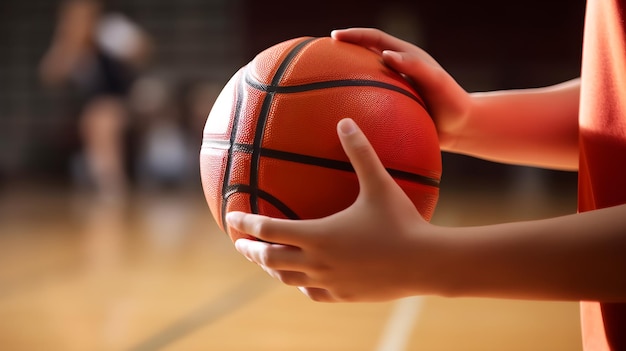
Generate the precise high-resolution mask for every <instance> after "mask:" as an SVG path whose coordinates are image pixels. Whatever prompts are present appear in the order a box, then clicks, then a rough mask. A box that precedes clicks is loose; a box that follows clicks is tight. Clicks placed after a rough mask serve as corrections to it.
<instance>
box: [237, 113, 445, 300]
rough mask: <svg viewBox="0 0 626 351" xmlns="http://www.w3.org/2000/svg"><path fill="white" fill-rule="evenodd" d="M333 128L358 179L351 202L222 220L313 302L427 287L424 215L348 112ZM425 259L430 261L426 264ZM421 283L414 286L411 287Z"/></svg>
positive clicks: (254, 257) (240, 245)
mask: <svg viewBox="0 0 626 351" xmlns="http://www.w3.org/2000/svg"><path fill="white" fill-rule="evenodd" d="M338 134H339V138H340V140H341V143H342V146H343V148H344V150H345V152H346V154H347V155H348V157H349V159H350V161H351V163H352V165H353V166H354V169H355V171H356V174H357V177H358V179H359V184H360V186H361V189H360V193H359V195H358V197H357V199H356V200H355V202H354V203H353V204H352V205H351V206H350V207H348V208H347V209H345V210H343V211H341V212H338V213H336V214H334V215H331V216H329V217H325V218H321V219H314V220H299V221H295V220H284V219H275V218H269V217H265V216H260V215H253V214H245V213H242V212H231V213H229V214H228V215H227V216H226V220H227V223H228V225H230V226H231V227H232V228H234V229H236V230H238V231H241V232H244V233H247V234H249V235H251V236H253V237H255V238H258V239H260V240H259V241H255V240H249V239H238V240H237V241H236V242H235V246H236V248H237V250H238V251H239V252H240V253H242V254H243V255H244V256H246V257H247V258H248V259H249V260H250V261H252V262H255V263H257V264H259V265H260V266H261V267H262V268H263V269H264V270H265V271H266V272H267V273H268V274H270V275H271V276H273V277H275V278H277V279H279V280H280V281H282V282H283V283H285V284H287V285H293V286H298V287H299V289H300V290H301V291H302V292H303V293H304V294H306V295H307V296H308V297H309V298H311V299H312V300H315V301H325V302H335V301H381V300H390V299H395V298H400V297H404V296H409V295H413V294H416V293H421V292H425V291H428V288H427V287H428V281H429V279H428V278H427V276H428V272H429V271H432V270H431V268H432V267H431V266H428V269H422V268H423V267H424V266H425V265H424V264H423V263H422V262H426V261H425V260H429V261H428V262H430V260H431V259H433V258H437V255H436V254H435V250H434V249H433V247H434V246H433V245H432V240H430V238H435V237H437V236H436V235H431V234H428V235H427V234H426V233H428V232H429V231H432V229H434V228H435V226H433V225H431V224H429V223H428V222H426V221H425V220H424V219H423V218H422V217H421V216H420V214H419V213H418V211H417V210H416V209H415V206H414V205H413V203H412V202H411V201H410V199H409V198H408V197H407V196H406V195H405V193H404V192H403V191H402V189H401V188H400V187H399V186H398V185H397V184H396V182H395V181H394V180H393V178H392V177H391V176H390V175H389V174H388V173H387V171H386V170H385V168H384V167H383V165H382V164H381V162H380V160H379V159H378V157H377V155H376V153H375V151H374V149H373V148H372V146H371V145H370V143H369V141H368V140H367V139H366V137H365V135H364V134H363V133H362V132H361V130H360V129H359V128H358V127H357V126H356V124H355V123H354V122H353V121H352V120H350V119H344V120H342V121H340V122H339V123H338ZM429 264H430V263H429ZM415 282H419V283H420V288H419V289H417V290H416V289H414V288H412V287H411V286H412V285H414V284H415Z"/></svg>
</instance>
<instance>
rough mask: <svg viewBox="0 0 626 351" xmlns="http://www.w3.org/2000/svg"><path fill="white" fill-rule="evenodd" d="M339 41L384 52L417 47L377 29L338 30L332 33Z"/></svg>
mask: <svg viewBox="0 0 626 351" xmlns="http://www.w3.org/2000/svg"><path fill="white" fill-rule="evenodd" d="M330 35H331V37H332V38H334V39H337V40H341V41H345V42H349V43H353V44H358V45H361V46H364V47H368V48H373V49H376V50H377V51H379V52H381V51H383V50H394V51H409V50H412V49H413V48H414V47H415V46H414V45H413V44H411V43H408V42H406V41H404V40H401V39H398V38H396V37H394V36H392V35H389V34H387V33H385V32H383V31H381V30H379V29H375V28H349V29H338V30H334V31H332V32H331V33H330Z"/></svg>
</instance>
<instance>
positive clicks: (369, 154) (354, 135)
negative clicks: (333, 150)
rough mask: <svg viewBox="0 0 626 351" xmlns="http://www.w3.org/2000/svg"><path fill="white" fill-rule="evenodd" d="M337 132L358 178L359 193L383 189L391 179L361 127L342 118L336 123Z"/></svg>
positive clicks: (350, 120) (348, 119)
mask: <svg viewBox="0 0 626 351" xmlns="http://www.w3.org/2000/svg"><path fill="white" fill-rule="evenodd" d="M337 134H338V135H339V140H340V141H341V145H342V146H343V150H344V151H345V153H346V155H347V156H348V158H349V159H350V163H352V167H354V170H355V172H356V175H357V177H358V179H359V184H360V186H361V190H360V191H361V193H363V194H364V195H367V194H370V193H372V192H375V191H381V190H383V191H384V189H385V188H386V187H387V184H389V180H391V181H393V180H392V179H391V176H390V175H389V173H387V170H386V169H385V167H384V166H383V164H382V162H381V161H380V159H379V158H378V155H376V151H375V150H374V148H373V147H372V145H371V144H370V142H369V140H367V137H366V136H365V134H363V132H362V131H361V129H360V128H359V127H358V126H357V125H356V123H355V122H354V121H353V120H352V119H350V118H344V119H342V120H341V121H339V123H337Z"/></svg>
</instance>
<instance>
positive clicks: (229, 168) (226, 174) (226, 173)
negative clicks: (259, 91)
mask: <svg viewBox="0 0 626 351" xmlns="http://www.w3.org/2000/svg"><path fill="white" fill-rule="evenodd" d="M242 77H243V74H242V76H241V77H240V78H239V81H238V82H237V97H236V99H237V100H236V102H235V115H234V117H233V125H232V127H231V130H230V139H229V141H228V144H229V145H233V144H234V143H235V139H236V136H237V129H238V126H239V118H240V117H241V105H242V104H243V99H242V96H243V85H244V82H243V81H244V80H243V79H242ZM233 152H234V150H233V149H232V148H231V147H229V148H228V157H227V158H226V167H225V169H224V179H223V180H222V211H221V212H222V213H221V221H222V223H221V224H222V228H224V231H225V232H226V233H228V226H227V225H226V208H227V206H228V199H227V198H226V196H224V192H225V191H226V189H227V188H228V183H230V174H231V172H232V167H233V164H232V163H233V162H232V158H233Z"/></svg>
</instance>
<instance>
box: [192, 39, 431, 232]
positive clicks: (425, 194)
mask: <svg viewBox="0 0 626 351" xmlns="http://www.w3.org/2000/svg"><path fill="white" fill-rule="evenodd" d="M345 117H350V118H352V119H354V120H355V121H356V123H357V124H358V125H359V127H360V128H361V129H362V130H363V132H364V133H365V135H366V136H367V138H368V139H369V141H370V142H371V144H372V146H373V147H374V149H375V150H376V152H377V154H378V156H379V158H380V159H381V161H382V163H383V165H384V166H385V167H386V168H387V170H388V171H389V173H390V174H391V175H392V176H393V178H394V179H395V180H396V182H397V183H398V184H399V185H400V187H402V189H403V190H404V191H405V193H406V194H407V195H408V196H409V198H410V199H411V200H412V201H413V203H414V204H415V206H416V208H417V209H418V211H419V212H420V213H421V214H422V216H423V217H424V218H425V219H426V220H430V219H431V217H432V215H433V212H434V210H435V207H436V204H437V200H438V197H439V181H440V179H441V152H440V149H439V142H438V139H437V132H436V129H435V126H434V123H433V121H432V120H431V118H430V116H429V115H428V112H427V111H426V109H425V107H424V103H423V101H422V100H421V98H420V97H419V96H418V94H417V93H416V92H415V91H414V89H413V88H412V87H411V85H410V84H409V83H408V82H407V81H406V80H405V79H403V78H402V77H401V76H400V75H399V74H398V73H396V72H395V71H392V70H391V69H389V68H388V67H387V66H385V65H384V64H383V62H382V59H381V58H380V56H379V55H377V54H376V53H373V52H371V51H370V50H367V49H365V48H363V47H360V46H357V45H354V44H350V43H345V42H340V41H336V40H334V39H332V38H330V37H321V38H316V37H301V38H295V39H291V40H287V41H285V42H282V43H279V44H277V45H275V46H272V47H270V48H268V49H266V50H264V51H263V52H261V53H259V54H258V55H257V56H256V57H255V58H254V59H253V60H252V61H251V62H250V63H249V64H247V65H246V66H244V67H242V68H241V69H240V70H239V71H237V72H236V73H235V74H234V75H233V77H232V78H231V79H230V80H229V81H228V83H227V84H226V85H225V86H224V88H223V90H222V92H221V93H220V95H219V96H218V98H217V99H216V101H215V103H214V106H213V108H212V109H211V111H210V113H209V116H208V118H207V121H206V124H205V128H204V132H203V144H202V148H201V151H200V175H201V181H202V186H203V191H204V195H205V198H206V200H207V203H208V205H209V208H210V210H211V213H212V215H213V216H214V218H215V220H216V222H217V224H218V225H219V226H220V228H221V229H222V230H224V231H227V229H226V227H225V225H224V216H225V214H226V213H227V212H230V211H244V212H248V213H259V214H263V215H267V216H270V217H277V218H290V219H311V218H321V217H324V216H328V215H330V214H333V213H335V212H338V211H341V210H343V209H345V208H346V207H348V206H350V205H351V204H352V203H353V202H354V200H355V199H356V197H357V195H358V191H359V184H358V179H357V177H356V174H355V173H354V170H353V168H352V166H351V164H350V162H349V160H348V158H347V156H346V155H345V153H344V151H343V149H342V147H341V144H340V142H339V138H338V136H337V132H336V125H337V122H339V120H341V119H342V118H345ZM229 235H230V237H231V239H232V240H233V241H234V240H236V239H237V238H238V237H241V236H242V234H240V233H229Z"/></svg>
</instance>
